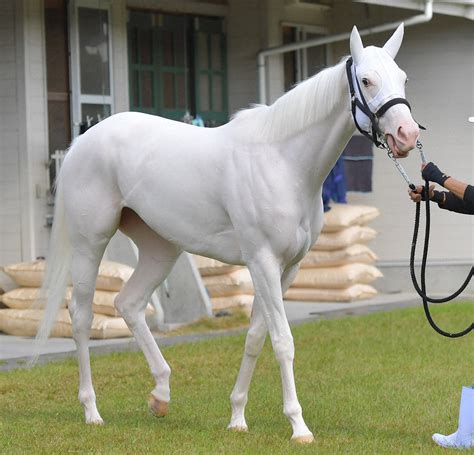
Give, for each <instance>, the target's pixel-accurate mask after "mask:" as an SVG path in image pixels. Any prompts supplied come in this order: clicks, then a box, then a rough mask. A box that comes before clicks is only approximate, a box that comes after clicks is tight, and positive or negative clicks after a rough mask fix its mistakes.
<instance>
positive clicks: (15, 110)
mask: <svg viewBox="0 0 474 455" xmlns="http://www.w3.org/2000/svg"><path fill="white" fill-rule="evenodd" d="M0 8H1V11H2V14H1V15H0V119H1V122H0V123H1V124H0V134H1V136H0V139H1V141H0V264H6V263H10V262H15V261H19V260H30V259H33V258H35V257H36V256H40V255H44V254H45V253H46V243H47V235H48V230H47V229H46V228H45V227H44V225H45V219H44V216H45V214H46V191H47V184H48V180H47V173H46V166H45V163H46V160H47V150H48V147H47V123H46V122H47V116H46V99H47V98H46V71H45V56H44V20H43V6H42V2H38V1H35V0H22V1H10V0H2V1H1V2H0Z"/></svg>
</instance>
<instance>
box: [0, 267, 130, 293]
mask: <svg viewBox="0 0 474 455" xmlns="http://www.w3.org/2000/svg"><path fill="white" fill-rule="evenodd" d="M45 268H46V262H45V261H42V260H41V261H33V262H21V263H19V264H13V265H9V266H6V267H4V268H3V270H4V272H5V273H6V274H7V275H8V276H9V277H10V278H11V279H12V280H13V281H15V283H16V284H17V285H18V286H23V287H34V288H40V287H41V285H42V283H43V276H44V272H45ZM132 273H133V268H132V267H129V266H128V265H125V264H119V263H118V262H111V261H102V262H101V264H100V267H99V274H98V276H97V283H96V289H99V290H102V291H120V289H122V286H123V285H124V284H125V283H126V282H127V281H128V279H129V278H130V276H131V275H132Z"/></svg>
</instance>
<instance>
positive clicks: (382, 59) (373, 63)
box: [350, 24, 420, 158]
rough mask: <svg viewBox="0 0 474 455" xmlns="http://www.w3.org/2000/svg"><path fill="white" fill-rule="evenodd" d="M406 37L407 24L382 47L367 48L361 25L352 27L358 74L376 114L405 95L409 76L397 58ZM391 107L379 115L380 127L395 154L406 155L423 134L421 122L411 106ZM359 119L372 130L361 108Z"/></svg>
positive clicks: (369, 104) (365, 94)
mask: <svg viewBox="0 0 474 455" xmlns="http://www.w3.org/2000/svg"><path fill="white" fill-rule="evenodd" d="M402 39H403V24H401V25H400V26H399V27H398V28H397V30H396V31H395V33H394V34H393V35H392V36H391V38H390V39H389V40H388V41H387V42H386V43H385V45H384V46H383V47H382V48H379V47H375V46H369V47H366V48H364V46H363V44H362V40H361V38H360V35H359V32H358V30H357V28H356V27H354V28H353V30H352V34H351V40H350V46H351V56H352V59H353V62H354V67H355V77H356V78H357V81H358V86H359V89H360V90H361V92H362V95H363V97H364V98H365V100H366V101H367V105H368V107H369V109H370V111H372V112H373V113H374V114H375V113H377V112H378V111H380V108H381V107H382V106H384V105H385V104H386V103H387V102H388V101H390V100H393V99H400V98H403V99H404V98H405V84H406V82H407V80H408V79H407V75H406V73H405V72H404V71H403V70H401V69H400V68H399V67H398V65H397V64H396V63H395V61H394V58H395V56H396V55H397V52H398V50H399V49H400V45H401V44H402ZM402 101H403V100H402ZM387 106H390V107H389V108H388V109H387V110H386V111H385V112H384V113H383V114H381V115H379V116H377V124H378V129H379V131H380V134H381V135H382V136H383V137H384V138H385V140H386V141H387V143H388V145H389V147H390V148H391V150H392V151H393V153H394V155H395V157H398V158H402V157H406V156H407V155H408V152H409V151H410V150H411V149H413V148H414V147H415V145H416V141H417V139H418V136H419V133H420V131H419V128H418V124H417V123H416V122H415V121H414V120H413V117H412V115H411V112H410V109H409V107H408V105H406V104H402V103H400V102H398V103H397V104H393V105H390V104H388V105H387ZM382 111H384V109H382ZM356 118H357V121H358V123H359V125H360V126H361V127H362V128H363V129H364V130H369V131H370V129H371V126H372V125H371V121H370V119H369V118H368V117H367V116H366V115H364V114H363V113H362V112H360V111H359V109H357V117H356Z"/></svg>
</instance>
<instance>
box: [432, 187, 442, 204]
mask: <svg viewBox="0 0 474 455" xmlns="http://www.w3.org/2000/svg"><path fill="white" fill-rule="evenodd" d="M445 194H446V193H445V191H436V190H435V191H433V197H432V198H431V200H432V201H433V202H436V203H437V204H442V203H443V202H444V201H445V199H446V196H445Z"/></svg>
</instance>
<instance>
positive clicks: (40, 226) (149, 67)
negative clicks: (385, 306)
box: [0, 0, 474, 290]
mask: <svg viewBox="0 0 474 455" xmlns="http://www.w3.org/2000/svg"><path fill="white" fill-rule="evenodd" d="M401 6H403V8H401ZM422 8H423V2H417V1H416V0H403V1H391V0H380V1H377V2H375V1H371V0H365V1H349V0H69V1H67V0H0V265H2V264H3V265H4V264H8V263H12V262H17V261H20V260H31V259H34V258H36V257H39V256H46V255H47V247H48V240H49V233H50V226H49V224H50V219H51V214H52V212H53V206H52V200H53V198H52V196H51V182H52V181H53V180H54V176H55V173H56V167H55V165H54V164H55V162H56V161H57V160H55V158H56V157H57V154H56V151H58V150H65V149H66V148H67V147H68V144H69V143H70V141H71V140H72V139H73V138H74V137H76V136H77V135H78V134H80V133H81V132H83V131H85V130H86V129H87V128H89V127H90V126H92V125H94V124H95V123H96V122H98V121H100V120H101V119H102V118H104V117H106V116H108V115H111V114H113V113H117V112H121V111H127V110H138V111H142V112H148V113H151V114H156V115H162V116H165V117H168V118H173V119H176V120H187V121H190V119H191V118H193V119H195V121H198V122H201V123H202V124H204V125H206V126H209V127H212V126H218V125H220V124H223V123H225V122H226V121H228V120H229V118H230V116H231V115H232V113H234V112H236V111H237V110H239V109H242V108H246V107H248V106H249V105H250V104H252V103H255V102H258V100H259V93H258V82H259V80H258V72H257V55H258V53H259V51H261V50H263V49H268V48H271V47H275V46H280V45H282V44H285V43H291V42H296V41H304V40H308V39H313V38H317V37H324V36H331V35H335V34H339V33H344V32H350V30H351V28H352V26H353V25H354V24H356V25H357V26H358V28H359V29H364V28H367V27H372V26H376V25H380V24H384V23H389V22H393V21H396V20H401V19H404V18H408V17H411V16H413V15H415V14H419V13H420V11H419V10H420V9H422ZM473 10H474V7H473V6H472V4H470V3H469V2H465V1H461V0H460V1H450V2H447V1H446V2H444V1H436V0H435V2H434V15H433V18H432V19H431V20H430V21H429V22H426V23H424V24H419V25H414V26H412V27H407V29H406V31H405V39H404V43H403V45H402V48H401V51H400V53H399V56H398V58H397V61H398V63H399V65H400V66H401V67H402V68H403V69H404V70H405V71H406V72H407V73H408V75H409V78H410V83H409V85H408V88H407V96H408V98H409V99H410V102H411V104H412V106H413V113H414V116H415V118H416V119H417V120H418V121H419V122H420V123H422V124H425V125H426V126H427V128H428V130H427V132H425V133H423V135H422V140H423V143H424V145H425V150H426V152H427V153H428V156H429V158H430V159H432V160H433V161H435V162H437V163H438V164H439V166H440V167H441V168H442V169H443V170H445V171H446V172H447V173H449V174H452V175H455V176H457V177H458V178H459V179H462V180H465V181H468V182H473V181H474V166H473V164H474V163H473V144H474V141H473V139H474V136H473V134H474V129H473V128H474V125H473V124H472V123H469V121H468V119H469V117H472V116H473V115H474V111H473V105H474V103H473V102H474V99H473V93H474V87H473V81H474V77H473V76H474V74H473V66H472V59H473V57H474V55H473V47H472V43H473V38H474V28H473V27H472V20H473V18H474V13H473ZM389 35H390V32H387V33H379V34H375V35H371V36H366V37H365V38H364V42H365V43H366V44H367V45H368V44H376V45H381V44H383V42H384V41H385V40H386V39H387V37H388V36H389ZM348 53H349V51H348V40H343V41H340V42H334V43H333V44H329V45H324V46H318V47H313V48H309V49H306V50H298V51H293V52H290V53H285V54H280V55H275V56H271V57H268V58H267V59H266V73H265V82H266V84H265V85H266V98H267V100H268V101H269V102H272V101H274V100H275V99H276V98H278V97H279V96H281V95H282V94H283V93H284V91H285V90H287V89H289V88H291V86H292V85H293V84H294V83H296V82H298V81H299V80H302V79H304V78H306V77H308V76H311V75H312V74H314V73H315V72H317V71H319V70H320V69H321V68H323V67H324V66H327V65H332V64H334V63H336V62H338V61H339V60H340V59H341V58H342V57H343V56H345V55H347V54H348ZM373 154H374V156H373V162H372V182H371V186H372V190H373V191H371V192H368V193H356V192H352V193H350V194H349V200H350V202H354V203H363V204H369V205H374V206H377V207H378V208H379V209H380V210H381V213H382V215H381V216H380V218H379V219H378V220H377V221H376V223H375V227H376V228H377V229H378V231H379V236H378V238H377V240H376V241H375V243H374V244H373V248H374V250H375V251H376V252H377V254H378V255H379V257H380V266H381V267H382V268H383V269H384V271H385V274H386V276H387V278H388V279H386V280H385V284H384V285H383V286H385V287H386V289H388V290H398V289H401V288H403V286H404V285H403V284H401V283H402V282H403V281H404V279H405V278H406V276H405V273H406V265H407V263H408V254H409V247H410V242H411V229H412V223H413V216H414V215H413V213H414V206H413V205H412V204H411V203H410V201H409V200H408V197H407V192H406V187H405V184H404V182H403V181H402V180H401V178H400V176H399V175H398V173H397V172H396V170H395V169H394V167H393V165H392V164H391V162H390V161H389V160H388V159H387V158H386V156H385V155H384V153H383V152H381V151H380V150H374V152H373ZM413 155H416V152H412V157H411V158H410V159H407V160H405V163H404V165H405V166H406V169H407V171H408V172H409V174H410V175H412V176H413V178H414V179H415V177H418V176H419V167H420V162H419V160H418V159H417V157H416V156H413ZM432 225H433V241H432V243H433V245H432V249H431V263H432V265H433V266H439V267H440V270H441V267H442V270H443V271H445V270H449V271H450V273H447V274H444V275H443V276H445V277H446V278H445V281H446V282H443V280H441V282H442V283H441V284H440V286H441V287H446V288H449V287H450V283H451V281H452V280H453V282H455V281H456V279H457V275H458V274H461V273H463V271H464V270H465V269H466V267H467V266H468V265H470V264H472V263H473V251H474V219H473V218H472V217H466V216H460V215H455V214H450V213H447V212H441V211H439V210H433V220H432ZM458 272H459V273H458ZM390 277H391V278H393V279H392V281H391V282H390V279H389V278H390ZM395 278H397V279H395ZM390 283H392V284H390ZM406 286H407V287H408V283H406Z"/></svg>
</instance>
